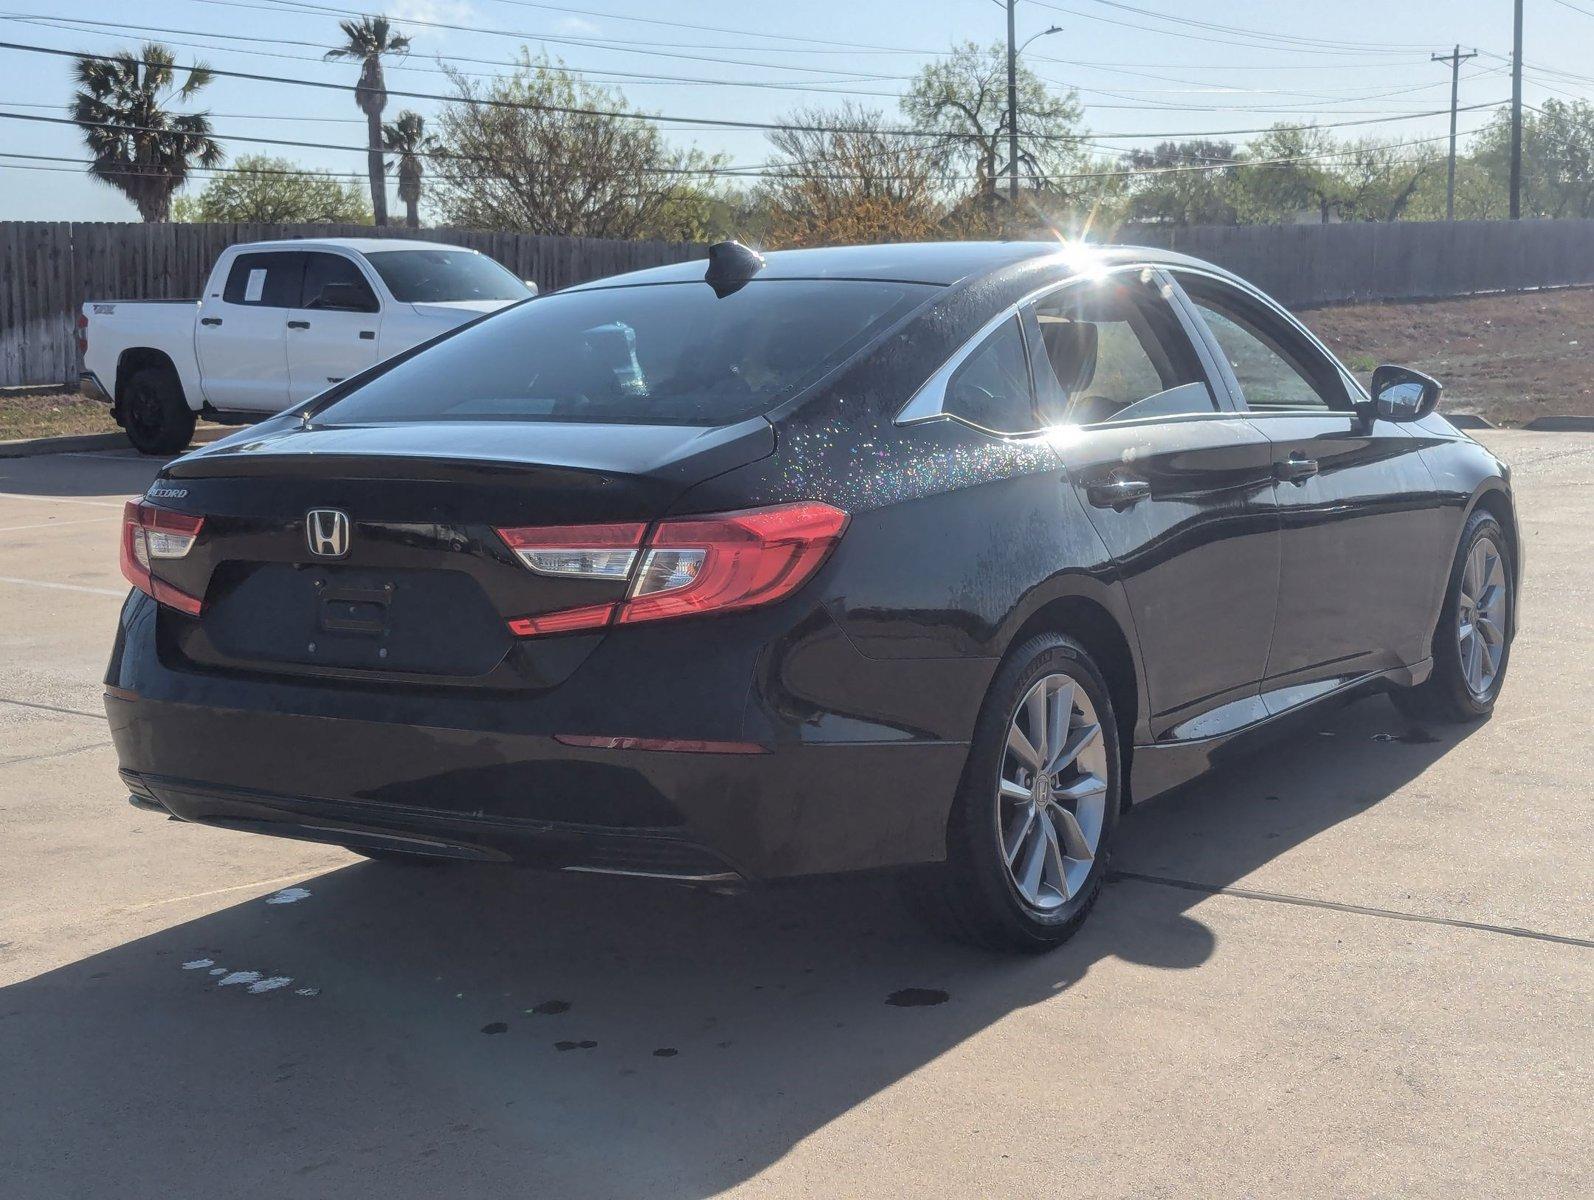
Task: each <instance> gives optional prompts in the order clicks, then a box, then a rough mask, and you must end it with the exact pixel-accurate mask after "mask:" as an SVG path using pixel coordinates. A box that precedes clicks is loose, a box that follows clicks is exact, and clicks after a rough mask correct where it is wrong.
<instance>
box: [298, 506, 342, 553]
mask: <svg viewBox="0 0 1594 1200" xmlns="http://www.w3.org/2000/svg"><path fill="white" fill-rule="evenodd" d="M304 537H305V541H307V542H309V544H310V553H311V554H314V555H315V556H316V557H318V558H342V557H343V556H344V555H345V554H347V553H348V552H349V514H348V513H346V512H339V511H338V510H337V509H335V508H312V509H311V510H310V512H309V513H308V515H306V517H305V519H304Z"/></svg>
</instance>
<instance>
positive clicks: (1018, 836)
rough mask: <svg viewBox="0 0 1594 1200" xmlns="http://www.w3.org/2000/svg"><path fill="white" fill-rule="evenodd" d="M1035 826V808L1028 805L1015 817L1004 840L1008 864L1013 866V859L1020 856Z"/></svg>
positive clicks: (1003, 847)
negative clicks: (1019, 853)
mask: <svg viewBox="0 0 1594 1200" xmlns="http://www.w3.org/2000/svg"><path fill="white" fill-rule="evenodd" d="M1033 828H1035V809H1034V808H1033V807H1032V806H1026V807H1025V808H1024V810H1023V811H1022V812H1020V813H1019V814H1018V815H1017V816H1015V817H1014V818H1013V824H1012V825H1011V826H1009V828H1008V833H1007V836H1006V837H1004V838H1003V839H1002V840H1003V846H1002V849H1003V852H1004V853H1005V854H1006V855H1007V865H1008V866H1012V865H1013V860H1014V859H1015V858H1017V857H1018V852H1019V851H1020V850H1022V849H1023V848H1024V843H1025V841H1026V840H1028V838H1029V832H1030V830H1031V829H1033Z"/></svg>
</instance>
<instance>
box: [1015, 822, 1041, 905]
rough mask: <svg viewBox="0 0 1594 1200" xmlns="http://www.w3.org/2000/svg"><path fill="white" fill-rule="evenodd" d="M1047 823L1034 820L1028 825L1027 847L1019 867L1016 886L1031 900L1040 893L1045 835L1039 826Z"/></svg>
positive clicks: (1037, 897)
mask: <svg viewBox="0 0 1594 1200" xmlns="http://www.w3.org/2000/svg"><path fill="white" fill-rule="evenodd" d="M1043 824H1047V822H1044V821H1036V822H1035V823H1034V824H1033V825H1031V827H1030V833H1029V838H1028V841H1027V849H1026V850H1025V852H1024V855H1023V858H1024V865H1023V866H1022V867H1021V868H1020V869H1019V877H1018V887H1019V891H1021V892H1023V893H1024V895H1025V896H1027V897H1028V898H1029V899H1030V900H1031V901H1035V902H1038V901H1039V900H1040V894H1041V874H1042V872H1044V871H1045V869H1046V837H1045V835H1044V833H1043V832H1042V831H1041V829H1040V826H1041V825H1043Z"/></svg>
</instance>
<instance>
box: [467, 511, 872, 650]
mask: <svg viewBox="0 0 1594 1200" xmlns="http://www.w3.org/2000/svg"><path fill="white" fill-rule="evenodd" d="M846 528H847V514H846V513H845V512H843V511H842V510H841V509H839V508H833V507H831V506H830V505H828V504H820V503H818V502H811V501H810V502H803V503H798V504H780V505H776V506H774V507H771V508H754V509H747V510H745V511H742V512H731V513H716V514H713V515H710V516H700V517H675V518H671V519H669V520H664V521H660V522H658V524H656V525H655V526H654V527H653V532H652V534H651V535H650V536H649V537H647V539H646V541H645V542H644V541H643V538H642V529H643V527H642V526H640V525H591V526H575V527H571V526H558V527H551V528H540V529H539V528H531V529H500V530H499V531H498V533H499V536H500V537H502V538H503V539H504V542H505V543H506V544H507V545H508V546H509V547H510V548H511V549H512V550H514V551H515V553H516V555H517V556H518V557H519V558H520V559H521V561H522V562H524V563H525V564H526V566H528V567H529V568H531V569H532V570H533V571H537V572H538V573H539V574H544V575H559V576H563V577H566V578H580V579H592V580H601V579H611V580H613V579H621V578H629V580H630V586H629V587H628V588H627V590H626V598H625V599H624V600H623V601H621V602H620V603H618V604H598V605H590V606H587V607H584V608H576V609H562V610H559V611H557V612H551V613H543V614H541V615H538V616H535V617H522V618H519V619H517V620H513V621H511V622H510V623H509V627H510V630H511V631H512V632H513V633H515V634H516V635H517V636H520V637H534V636H536V635H539V634H547V633H567V632H573V631H575V630H581V629H597V628H602V627H603V626H605V625H608V624H610V623H611V622H613V623H617V624H621V625H630V624H636V623H638V622H642V621H662V620H666V619H669V618H671V617H689V616H704V615H708V614H712V613H724V612H736V611H739V610H741V609H748V608H756V607H758V606H760V605H764V604H773V603H774V602H775V601H777V600H781V599H784V598H785V597H786V596H789V595H791V594H792V593H793V592H794V591H796V590H797V589H798V588H799V587H801V586H802V585H803V584H804V583H806V582H807V581H808V580H809V579H810V578H812V577H813V574H814V572H815V571H817V570H818V569H819V567H820V564H821V563H823V562H824V561H825V559H826V557H828V556H829V554H830V552H831V550H832V549H834V548H835V545H836V542H837V541H838V540H839V539H840V538H841V535H842V533H843V532H845V531H846ZM638 547H640V550H639V549H638Z"/></svg>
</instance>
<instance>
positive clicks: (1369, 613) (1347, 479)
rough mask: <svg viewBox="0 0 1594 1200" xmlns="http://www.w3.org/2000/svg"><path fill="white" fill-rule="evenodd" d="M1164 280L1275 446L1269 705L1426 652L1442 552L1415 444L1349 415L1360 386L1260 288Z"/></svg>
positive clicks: (1189, 278)
mask: <svg viewBox="0 0 1594 1200" xmlns="http://www.w3.org/2000/svg"><path fill="white" fill-rule="evenodd" d="M1172 274H1173V276H1174V278H1175V279H1176V280H1177V281H1178V283H1179V284H1180V285H1181V286H1182V288H1183V291H1184V294H1185V295H1186V296H1187V297H1188V300H1189V302H1190V304H1191V306H1192V308H1193V309H1194V311H1195V312H1196V313H1197V314H1198V316H1199V317H1200V319H1201V321H1202V324H1203V325H1204V328H1205V331H1206V333H1207V335H1208V336H1209V338H1210V342H1211V345H1212V348H1213V351H1214V353H1215V354H1217V355H1218V356H1220V357H1221V360H1222V361H1221V370H1222V372H1223V374H1224V376H1225V381H1226V383H1227V384H1228V386H1229V387H1231V388H1232V389H1233V391H1234V398H1235V403H1236V405H1237V406H1239V407H1241V408H1243V410H1244V411H1245V413H1246V416H1247V419H1248V420H1249V421H1251V423H1252V424H1254V425H1255V426H1256V427H1257V428H1258V429H1260V430H1261V431H1262V432H1263V433H1265V434H1266V435H1267V438H1268V441H1269V443H1270V444H1271V447H1272V466H1273V472H1274V475H1275V477H1276V479H1277V483H1276V485H1275V495H1276V499H1277V503H1278V508H1279V514H1280V516H1281V518H1282V520H1283V536H1282V545H1281V557H1280V575H1279V610H1278V618H1277V620H1276V621H1275V622H1274V627H1273V645H1272V648H1271V650H1270V651H1269V654H1268V665H1267V675H1266V680H1265V682H1264V685H1263V690H1264V693H1271V695H1269V696H1268V697H1267V702H1268V704H1269V706H1270V707H1271V708H1273V709H1282V708H1285V707H1288V706H1289V705H1291V704H1293V703H1298V702H1299V701H1301V700H1303V699H1309V698H1310V697H1311V695H1313V694H1316V693H1318V692H1322V691H1326V690H1329V689H1330V688H1332V687H1333V686H1335V685H1336V684H1338V683H1339V682H1342V681H1345V680H1348V679H1350V678H1353V677H1355V676H1357V675H1360V674H1364V673H1367V672H1370V671H1378V670H1385V669H1388V668H1390V667H1394V666H1399V665H1401V664H1402V663H1409V662H1416V661H1418V660H1420V659H1422V658H1425V657H1426V656H1427V654H1428V648H1427V645H1426V640H1427V635H1428V633H1429V632H1430V631H1431V630H1432V627H1433V626H1432V616H1433V614H1432V611H1431V610H1432V608H1433V605H1434V599H1433V596H1432V590H1433V578H1434V575H1433V565H1432V564H1433V559H1434V555H1435V554H1436V553H1442V554H1444V555H1448V554H1449V553H1450V550H1451V548H1450V547H1448V546H1441V545H1439V543H1440V542H1441V541H1442V540H1443V539H1442V536H1441V526H1440V518H1441V514H1440V512H1439V510H1438V509H1437V508H1436V507H1435V505H1434V486H1433V481H1432V478H1431V477H1430V475H1429V473H1428V469H1427V467H1426V465H1425V464H1424V463H1423V461H1422V458H1421V455H1420V454H1419V449H1420V445H1421V443H1420V442H1419V441H1418V440H1417V439H1416V438H1413V437H1411V436H1409V435H1408V434H1407V433H1406V431H1405V430H1403V429H1401V428H1400V427H1399V426H1398V425H1395V424H1392V423H1390V422H1387V421H1378V420H1373V419H1372V418H1371V415H1370V414H1368V413H1366V412H1365V411H1364V412H1358V411H1357V406H1356V402H1357V400H1358V399H1360V397H1361V392H1360V389H1359V388H1358V387H1357V386H1356V383H1355V381H1354V380H1353V379H1352V378H1351V377H1350V376H1349V374H1348V373H1347V372H1346V371H1345V370H1344V368H1343V367H1341V366H1340V365H1339V363H1338V362H1336V361H1335V360H1334V358H1333V356H1332V355H1330V354H1329V353H1328V352H1327V351H1326V350H1325V349H1323V347H1322V346H1321V345H1320V344H1319V343H1318V342H1317V340H1316V339H1315V338H1313V337H1312V336H1311V334H1310V333H1308V332H1307V331H1306V329H1305V328H1304V327H1303V326H1302V325H1300V323H1299V322H1297V321H1295V320H1294V318H1292V317H1291V316H1289V314H1288V313H1286V312H1284V311H1283V310H1282V309H1281V308H1279V307H1278V306H1277V305H1275V304H1273V303H1272V302H1271V301H1269V300H1267V299H1266V298H1265V297H1263V296H1261V294H1260V293H1256V292H1252V291H1250V290H1249V289H1245V288H1241V287H1239V286H1237V285H1235V284H1234V283H1231V282H1229V281H1227V280H1224V279H1220V278H1217V277H1215V276H1209V275H1205V274H1198V273H1194V272H1180V271H1174V272H1172Z"/></svg>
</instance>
